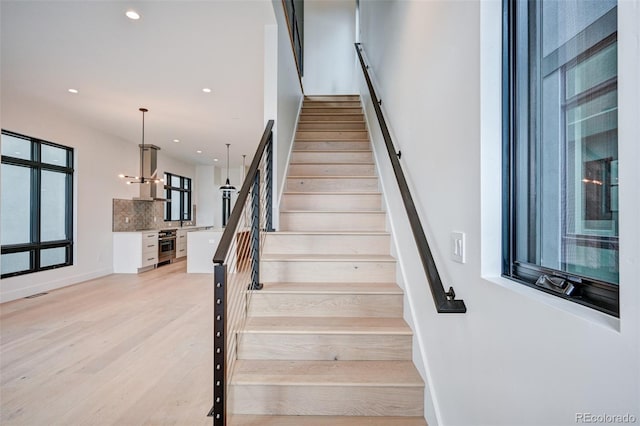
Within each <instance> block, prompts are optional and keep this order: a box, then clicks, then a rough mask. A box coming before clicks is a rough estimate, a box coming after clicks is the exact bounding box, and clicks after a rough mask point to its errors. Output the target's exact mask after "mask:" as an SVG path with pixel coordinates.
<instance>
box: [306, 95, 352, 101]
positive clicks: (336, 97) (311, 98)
mask: <svg viewBox="0 0 640 426" xmlns="http://www.w3.org/2000/svg"><path fill="white" fill-rule="evenodd" d="M304 100H305V101H319V102H324V101H329V102H334V101H340V100H342V101H359V100H360V95H308V96H305V97H304Z"/></svg>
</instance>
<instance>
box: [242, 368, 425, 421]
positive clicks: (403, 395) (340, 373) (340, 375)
mask: <svg viewBox="0 0 640 426" xmlns="http://www.w3.org/2000/svg"><path fill="white" fill-rule="evenodd" d="M229 393H230V394H231V395H230V411H231V412H232V413H236V414H270V415H338V416H344V415H349V416H414V417H415V416H423V415H424V412H423V398H424V382H423V381H422V379H421V377H420V374H419V373H418V371H417V370H416V369H415V367H414V366H413V363H412V362H411V361H274V360H238V361H237V362H236V369H235V373H234V375H233V377H232V380H231V386H230V392H229Z"/></svg>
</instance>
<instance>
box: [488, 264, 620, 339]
mask: <svg viewBox="0 0 640 426" xmlns="http://www.w3.org/2000/svg"><path fill="white" fill-rule="evenodd" d="M482 279H484V280H485V281H487V282H489V283H492V284H496V285H499V286H500V287H502V288H505V289H507V290H510V291H512V292H515V293H518V294H519V295H521V296H524V297H527V298H529V299H531V300H534V301H536V302H539V303H542V304H545V305H547V306H550V307H552V308H555V309H557V310H559V311H562V312H564V313H567V314H569V315H572V316H574V317H577V318H579V319H581V320H583V321H588V322H590V323H592V324H595V325H598V326H600V327H604V328H606V329H608V330H612V331H615V332H620V319H619V318H616V317H612V316H611V315H607V314H605V313H602V312H599V311H596V310H595V309H591V308H588V307H586V306H583V305H580V304H579V303H574V302H571V301H569V300H565V299H562V298H560V297H556V296H553V295H551V294H547V293H545V292H542V291H539V290H536V289H534V288H531V287H528V286H526V285H523V284H519V283H518V282H516V281H512V280H510V279H508V278H504V277H501V276H483V277H482Z"/></svg>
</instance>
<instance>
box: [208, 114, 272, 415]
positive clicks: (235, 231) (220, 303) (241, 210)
mask: <svg viewBox="0 0 640 426" xmlns="http://www.w3.org/2000/svg"><path fill="white" fill-rule="evenodd" d="M272 129H273V120H269V121H268V122H267V125H266V127H265V129H264V133H263V134H262V139H261V140H260V143H259V145H258V148H257V149H256V153H255V155H254V157H253V160H252V161H251V166H249V170H248V172H247V175H246V177H245V179H244V182H243V183H242V188H241V189H240V192H239V193H238V198H237V199H236V202H235V205H234V206H233V211H232V212H231V216H230V217H229V221H228V222H227V225H226V227H225V230H224V232H223V233H222V238H221V239H220V242H219V243H218V247H217V249H216V252H215V254H214V256H213V263H214V264H215V265H214V274H213V277H214V285H215V287H214V321H213V348H214V354H213V364H214V373H213V399H214V401H213V407H212V408H211V411H210V412H209V416H212V417H213V424H214V426H225V424H226V396H225V394H226V389H227V384H228V377H229V375H231V374H232V372H233V365H234V362H235V361H234V359H235V358H234V356H233V355H234V353H235V350H236V349H237V339H236V336H235V333H234V332H233V330H236V329H237V328H238V327H239V326H241V324H242V321H244V320H245V319H246V312H247V305H248V303H249V300H248V296H250V294H248V293H251V290H260V289H261V288H262V284H261V283H260V247H261V243H262V240H261V236H262V235H264V232H271V231H273V226H272V219H273V132H272ZM261 187H262V189H261ZM261 194H262V195H261ZM249 197H251V198H250V199H249Z"/></svg>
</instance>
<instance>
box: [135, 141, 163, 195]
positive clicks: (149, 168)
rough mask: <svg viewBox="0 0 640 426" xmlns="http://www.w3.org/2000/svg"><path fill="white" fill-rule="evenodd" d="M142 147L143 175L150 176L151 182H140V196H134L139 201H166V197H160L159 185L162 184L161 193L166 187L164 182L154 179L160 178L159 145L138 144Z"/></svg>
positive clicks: (141, 162) (141, 163) (141, 165)
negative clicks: (156, 181)
mask: <svg viewBox="0 0 640 426" xmlns="http://www.w3.org/2000/svg"><path fill="white" fill-rule="evenodd" d="M138 146H139V147H140V167H141V168H142V170H140V175H141V176H145V179H146V177H147V176H148V177H149V178H150V179H151V182H147V183H143V184H140V196H139V197H134V198H133V199H134V200H137V201H166V199H165V198H162V197H158V194H157V192H158V185H161V190H160V191H161V194H162V190H163V189H164V183H162V182H160V183H155V182H153V180H154V179H157V178H158V176H157V175H158V151H160V147H159V146H155V145H150V144H144V145H138Z"/></svg>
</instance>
